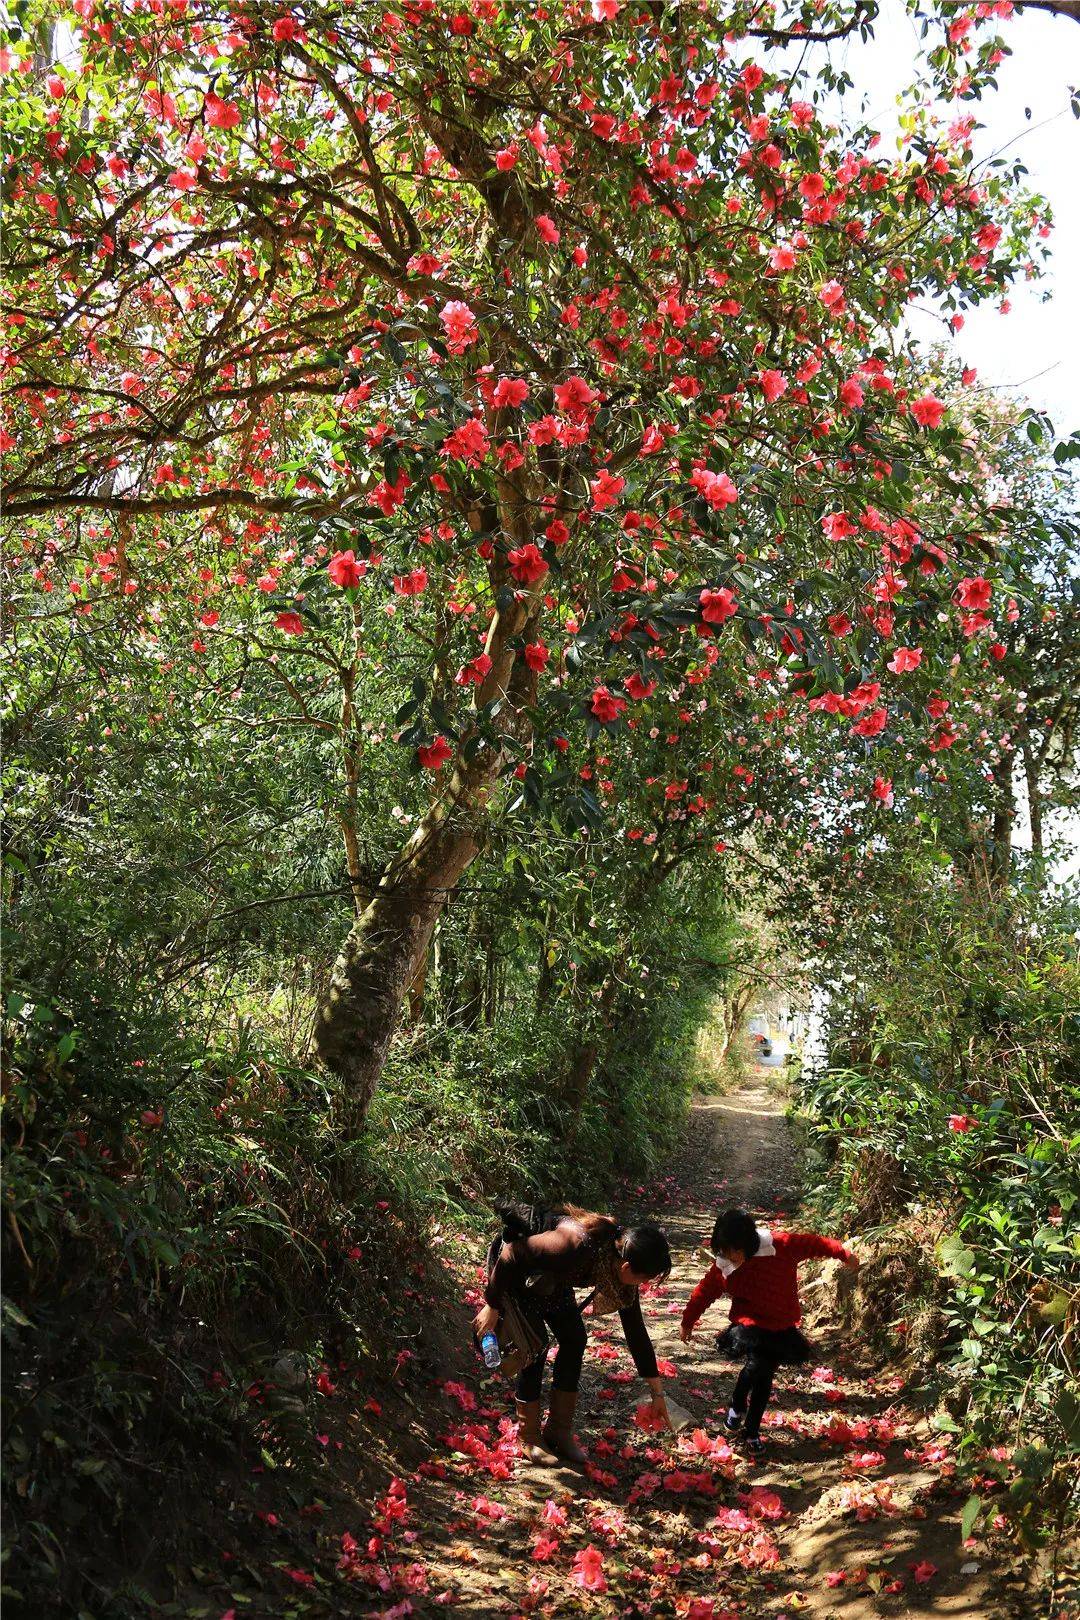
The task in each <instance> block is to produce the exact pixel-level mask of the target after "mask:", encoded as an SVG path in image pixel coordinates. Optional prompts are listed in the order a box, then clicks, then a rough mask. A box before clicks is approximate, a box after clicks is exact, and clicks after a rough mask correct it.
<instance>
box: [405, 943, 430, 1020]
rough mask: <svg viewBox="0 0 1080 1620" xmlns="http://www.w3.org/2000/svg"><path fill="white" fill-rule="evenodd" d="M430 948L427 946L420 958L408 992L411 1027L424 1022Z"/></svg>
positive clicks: (408, 1015)
mask: <svg viewBox="0 0 1080 1620" xmlns="http://www.w3.org/2000/svg"><path fill="white" fill-rule="evenodd" d="M431 949H432V948H431V946H430V945H429V946H428V948H427V950H426V951H425V952H424V954H423V956H422V957H421V958H420V966H419V967H418V968H417V970H416V972H415V974H414V975H413V981H412V983H411V984H410V986H409V991H408V1003H409V1010H408V1014H407V1017H408V1022H409V1023H410V1024H411V1025H416V1024H422V1023H423V1021H424V990H425V988H426V986H427V976H428V963H429V962H430V960H431Z"/></svg>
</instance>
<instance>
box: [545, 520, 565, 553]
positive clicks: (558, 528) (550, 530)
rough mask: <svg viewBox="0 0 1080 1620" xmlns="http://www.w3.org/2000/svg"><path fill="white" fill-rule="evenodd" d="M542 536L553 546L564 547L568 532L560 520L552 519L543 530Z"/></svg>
mask: <svg viewBox="0 0 1080 1620" xmlns="http://www.w3.org/2000/svg"><path fill="white" fill-rule="evenodd" d="M544 534H545V535H546V536H547V538H548V539H549V540H550V541H551V543H552V545H553V546H564V545H565V544H566V542H567V541H568V540H569V538H570V530H569V529H568V528H567V527H566V524H565V523H564V522H563V520H562V518H552V520H551V522H550V523H549V524H548V526H547V528H546V529H545V530H544Z"/></svg>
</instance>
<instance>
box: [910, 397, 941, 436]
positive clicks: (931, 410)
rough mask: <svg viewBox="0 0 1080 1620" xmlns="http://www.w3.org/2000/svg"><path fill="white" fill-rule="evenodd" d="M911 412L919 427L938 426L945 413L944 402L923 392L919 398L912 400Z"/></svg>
mask: <svg viewBox="0 0 1080 1620" xmlns="http://www.w3.org/2000/svg"><path fill="white" fill-rule="evenodd" d="M911 414H912V416H913V417H914V418H915V420H916V422H918V424H919V426H920V427H928V428H936V427H940V426H941V419H942V417H943V416H944V415H945V404H944V402H943V401H942V400H940V399H937V398H936V397H935V396H934V395H933V394H923V395H922V397H921V398H919V399H913V400H912V402H911Z"/></svg>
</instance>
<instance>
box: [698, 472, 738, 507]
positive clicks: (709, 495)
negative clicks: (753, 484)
mask: <svg viewBox="0 0 1080 1620" xmlns="http://www.w3.org/2000/svg"><path fill="white" fill-rule="evenodd" d="M690 482H691V484H692V485H693V486H694V488H695V489H696V490H697V492H698V494H699V495H703V496H704V497H705V499H706V500H707V501H708V503H709V505H710V506H711V507H712V508H713V510H714V511H718V510H719V509H720V507H722V506H733V505H734V503H735V502H736V501H737V500H738V498H739V492H738V490H737V489H736V488H735V485H734V484H733V483H732V481H731V479H730V478H729V477H728V475H727V473H714V472H710V471H709V469H708V468H707V467H695V468H694V470H693V472H692V473H691V474H690Z"/></svg>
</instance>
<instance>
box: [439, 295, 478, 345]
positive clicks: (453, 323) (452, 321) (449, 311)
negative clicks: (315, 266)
mask: <svg viewBox="0 0 1080 1620" xmlns="http://www.w3.org/2000/svg"><path fill="white" fill-rule="evenodd" d="M439 320H440V321H441V323H442V328H443V331H444V332H445V333H446V336H447V339H448V344H449V349H450V353H451V354H464V352H465V350H466V349H467V348H468V347H469V345H470V343H475V342H476V340H477V337H478V336H479V334H478V332H477V330H476V316H475V315H474V314H473V312H472V310H471V309H470V308H469V306H468V304H463V303H462V302H461V300H460V298H451V299H450V300H449V301H448V302H447V303H445V304H444V305H443V307H442V309H441V310H440V311H439Z"/></svg>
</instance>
